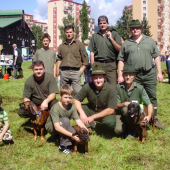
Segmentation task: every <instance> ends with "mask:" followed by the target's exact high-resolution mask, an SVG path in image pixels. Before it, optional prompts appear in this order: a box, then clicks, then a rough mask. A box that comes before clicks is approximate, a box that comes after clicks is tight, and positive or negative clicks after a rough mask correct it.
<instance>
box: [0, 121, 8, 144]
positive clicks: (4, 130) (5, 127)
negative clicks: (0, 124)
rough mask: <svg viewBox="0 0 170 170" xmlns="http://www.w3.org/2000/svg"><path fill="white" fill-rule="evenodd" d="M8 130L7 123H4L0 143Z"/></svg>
mask: <svg viewBox="0 0 170 170" xmlns="http://www.w3.org/2000/svg"><path fill="white" fill-rule="evenodd" d="M8 128H9V123H8V122H5V126H4V128H3V130H2V132H1V133H0V142H2V139H3V136H4V134H5V133H6V131H7V130H8Z"/></svg>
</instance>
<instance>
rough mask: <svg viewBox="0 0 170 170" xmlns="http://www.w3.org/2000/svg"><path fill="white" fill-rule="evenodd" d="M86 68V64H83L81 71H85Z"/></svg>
mask: <svg viewBox="0 0 170 170" xmlns="http://www.w3.org/2000/svg"><path fill="white" fill-rule="evenodd" d="M85 69H86V66H84V65H82V66H81V68H80V71H81V72H82V73H83V72H84V70H85Z"/></svg>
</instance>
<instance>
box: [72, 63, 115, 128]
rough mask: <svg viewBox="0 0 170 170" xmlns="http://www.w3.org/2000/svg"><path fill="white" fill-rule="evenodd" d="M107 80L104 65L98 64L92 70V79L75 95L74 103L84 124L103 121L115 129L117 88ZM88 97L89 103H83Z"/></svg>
mask: <svg viewBox="0 0 170 170" xmlns="http://www.w3.org/2000/svg"><path fill="white" fill-rule="evenodd" d="M105 80H106V73H105V71H104V70H103V68H102V66H101V65H99V64H97V65H95V66H94V68H93V71H92V81H93V82H91V83H87V84H86V85H84V86H83V88H82V89H81V90H80V92H79V93H78V94H77V95H76V96H75V97H74V100H73V103H74V105H75V107H76V109H77V110H78V112H79V115H80V119H81V120H82V121H83V123H84V124H86V125H88V124H91V123H92V122H93V121H94V120H97V121H101V122H102V124H103V125H104V126H105V127H106V128H108V129H110V130H114V128H115V125H116V116H115V114H114V113H115V109H117V102H116V95H117V93H116V88H115V87H113V86H112V85H110V84H109V83H108V82H105ZM85 98H87V100H88V102H89V103H88V104H87V105H81V102H82V101H83V100H84V99H85Z"/></svg>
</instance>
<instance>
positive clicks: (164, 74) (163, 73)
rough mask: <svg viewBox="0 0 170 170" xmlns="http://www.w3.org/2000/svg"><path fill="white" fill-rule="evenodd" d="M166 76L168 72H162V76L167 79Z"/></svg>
mask: <svg viewBox="0 0 170 170" xmlns="http://www.w3.org/2000/svg"><path fill="white" fill-rule="evenodd" d="M166 74H168V70H162V75H163V77H164V78H165V76H166Z"/></svg>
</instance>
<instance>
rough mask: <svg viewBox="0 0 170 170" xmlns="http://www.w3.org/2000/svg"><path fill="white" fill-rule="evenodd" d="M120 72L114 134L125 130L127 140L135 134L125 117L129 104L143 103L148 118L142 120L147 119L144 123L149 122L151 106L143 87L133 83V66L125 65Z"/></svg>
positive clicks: (134, 73) (134, 72) (134, 74)
mask: <svg viewBox="0 0 170 170" xmlns="http://www.w3.org/2000/svg"><path fill="white" fill-rule="evenodd" d="M122 71H123V78H124V82H122V83H120V84H117V86H116V88H117V107H118V110H116V128H115V133H116V134H121V133H122V132H125V130H127V131H128V137H127V138H134V136H135V133H136V132H135V130H134V127H133V125H132V124H131V122H130V120H129V118H128V117H127V116H126V113H127V107H128V105H129V104H130V103H131V102H136V103H138V104H141V103H143V104H145V105H146V106H148V116H146V117H145V118H144V120H146V119H147V120H146V122H149V121H150V119H151V114H152V112H153V105H152V104H151V102H150V99H149V97H148V95H147V93H146V91H145V89H144V87H143V86H142V85H140V84H138V83H136V82H134V79H135V77H136V73H137V71H136V70H135V68H134V66H133V65H130V64H129V65H128V64H126V65H125V67H124V69H123V70H122Z"/></svg>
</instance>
